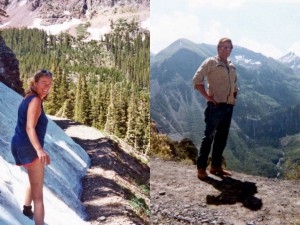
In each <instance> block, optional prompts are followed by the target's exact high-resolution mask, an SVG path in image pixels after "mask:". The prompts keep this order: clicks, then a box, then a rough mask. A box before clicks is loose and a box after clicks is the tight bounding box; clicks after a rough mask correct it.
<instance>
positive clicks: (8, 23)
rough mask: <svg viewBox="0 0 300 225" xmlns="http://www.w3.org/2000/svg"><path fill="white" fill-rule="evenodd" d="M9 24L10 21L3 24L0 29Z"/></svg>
mask: <svg viewBox="0 0 300 225" xmlns="http://www.w3.org/2000/svg"><path fill="white" fill-rule="evenodd" d="M9 24H10V21H8V22H7V23H4V24H2V25H0V28H3V27H6V26H7V25H9Z"/></svg>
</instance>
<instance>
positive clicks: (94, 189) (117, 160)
mask: <svg viewBox="0 0 300 225" xmlns="http://www.w3.org/2000/svg"><path fill="white" fill-rule="evenodd" d="M53 119H54V118H53ZM54 122H56V123H57V124H58V125H59V126H60V127H61V128H62V129H64V130H65V131H66V133H67V134H68V135H69V136H70V137H72V138H73V140H74V141H75V142H76V143H78V144H79V145H80V146H82V148H83V149H85V150H86V151H87V153H88V155H89V156H90V159H91V168H89V169H88V171H87V175H86V176H85V177H84V179H83V181H82V186H83V193H82V199H81V200H82V202H83V204H84V206H85V207H86V212H87V214H88V216H89V218H88V221H89V222H90V223H91V224H92V225H96V224H101V225H102V224H107V225H108V224H109V225H127V224H128V225H130V224H149V222H148V220H149V219H148V218H147V216H146V210H147V208H148V211H149V204H150V200H149V192H148V193H147V191H146V190H147V188H143V187H147V186H148V189H149V179H150V168H149V166H147V165H146V164H144V163H141V161H139V160H137V159H136V158H135V157H133V156H132V155H133V154H136V153H134V152H132V150H128V146H127V148H126V147H124V146H125V144H124V143H117V142H115V141H113V140H111V139H110V138H108V137H105V136H104V135H103V134H102V133H100V132H99V131H97V130H96V129H94V128H91V127H87V126H83V125H81V124H79V123H76V122H73V121H70V120H65V119H58V118H56V119H54ZM145 189H146V190H145Z"/></svg>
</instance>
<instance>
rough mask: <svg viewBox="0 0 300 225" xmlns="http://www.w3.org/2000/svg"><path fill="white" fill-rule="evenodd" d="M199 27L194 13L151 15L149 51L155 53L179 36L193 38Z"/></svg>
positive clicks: (195, 36) (196, 34)
mask: <svg viewBox="0 0 300 225" xmlns="http://www.w3.org/2000/svg"><path fill="white" fill-rule="evenodd" d="M199 27H200V25H199V20H198V18H197V17H196V16H194V15H189V14H185V13H182V12H174V13H173V14H170V15H166V14H165V15H160V16H159V17H155V16H152V15H151V24H150V32H151V39H150V41H151V51H152V52H154V53H157V52H158V51H160V50H161V49H163V48H165V47H166V46H167V45H169V44H171V43H172V42H174V41H176V40H177V39H179V38H187V39H190V40H195V39H196V38H197V36H198V31H199Z"/></svg>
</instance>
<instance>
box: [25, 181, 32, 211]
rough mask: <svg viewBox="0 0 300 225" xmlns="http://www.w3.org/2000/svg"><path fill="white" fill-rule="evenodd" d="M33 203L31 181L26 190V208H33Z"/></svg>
mask: <svg viewBox="0 0 300 225" xmlns="http://www.w3.org/2000/svg"><path fill="white" fill-rule="evenodd" d="M31 203H32V197H31V186H30V181H28V184H27V187H26V190H25V200H24V205H25V206H31Z"/></svg>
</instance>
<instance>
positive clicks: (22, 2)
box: [19, 0, 27, 6]
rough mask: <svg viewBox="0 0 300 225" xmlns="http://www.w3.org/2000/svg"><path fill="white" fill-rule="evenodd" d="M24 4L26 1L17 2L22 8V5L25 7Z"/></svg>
mask: <svg viewBox="0 0 300 225" xmlns="http://www.w3.org/2000/svg"><path fill="white" fill-rule="evenodd" d="M26 3H27V0H21V1H19V6H24V5H26Z"/></svg>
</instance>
